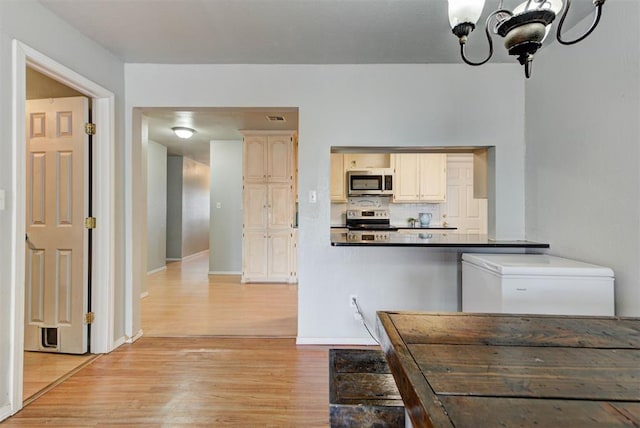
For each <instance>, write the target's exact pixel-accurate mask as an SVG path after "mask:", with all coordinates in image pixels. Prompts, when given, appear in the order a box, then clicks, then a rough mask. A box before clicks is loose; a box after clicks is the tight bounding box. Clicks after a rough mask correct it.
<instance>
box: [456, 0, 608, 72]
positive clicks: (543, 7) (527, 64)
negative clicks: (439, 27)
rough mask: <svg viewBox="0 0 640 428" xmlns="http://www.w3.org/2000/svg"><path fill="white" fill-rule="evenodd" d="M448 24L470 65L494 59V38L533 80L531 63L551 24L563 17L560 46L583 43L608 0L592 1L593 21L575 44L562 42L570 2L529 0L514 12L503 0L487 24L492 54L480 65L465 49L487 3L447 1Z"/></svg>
mask: <svg viewBox="0 0 640 428" xmlns="http://www.w3.org/2000/svg"><path fill="white" fill-rule="evenodd" d="M448 1H449V24H450V25H451V29H452V32H453V34H455V35H456V37H458V40H459V42H460V55H461V56H462V60H463V61H464V62H465V63H467V64H469V65H474V66H478V65H482V64H484V63H486V62H487V61H489V60H490V59H491V57H492V56H493V36H492V35H493V34H498V35H499V36H501V37H502V38H503V39H504V46H505V48H506V49H507V51H508V52H509V55H514V56H516V57H517V58H518V62H520V64H522V65H523V66H524V71H525V76H526V77H527V78H529V77H530V76H531V63H532V61H533V56H534V54H535V53H536V52H537V51H538V49H539V48H540V47H541V46H542V42H543V41H544V40H545V39H546V37H547V35H548V34H549V31H550V29H551V23H552V22H553V21H554V20H555V18H556V17H557V16H558V15H560V22H559V23H558V26H557V31H556V38H557V40H558V42H559V43H560V44H563V45H572V44H575V43H578V42H580V41H581V40H584V39H585V38H586V37H587V36H589V34H591V33H592V32H593V30H594V29H595V28H596V26H597V25H598V23H599V22H600V17H601V16H602V6H603V5H604V2H605V0H593V4H594V10H595V12H594V19H593V22H592V24H591V26H590V27H589V29H588V30H587V31H586V32H585V33H584V34H583V35H582V36H580V37H578V38H576V39H574V40H569V41H567V40H565V39H563V38H562V27H563V25H564V21H565V18H566V17H567V14H568V12H569V9H570V8H571V0H564V5H563V1H562V0H526V1H524V2H523V3H521V4H520V5H518V6H517V7H515V8H514V9H513V10H508V9H504V8H503V2H504V0H500V1H499V3H498V7H497V9H496V10H494V11H493V12H491V13H490V14H489V15H488V17H487V20H486V22H485V26H484V30H485V34H486V36H487V41H488V44H489V54H488V55H487V57H486V58H485V59H483V60H481V61H477V62H474V61H471V60H470V59H469V58H467V56H466V54H465V45H466V43H467V40H468V37H469V34H470V33H471V32H472V31H473V30H474V29H475V28H476V23H477V22H478V19H480V15H481V14H482V10H483V9H484V3H485V0H448Z"/></svg>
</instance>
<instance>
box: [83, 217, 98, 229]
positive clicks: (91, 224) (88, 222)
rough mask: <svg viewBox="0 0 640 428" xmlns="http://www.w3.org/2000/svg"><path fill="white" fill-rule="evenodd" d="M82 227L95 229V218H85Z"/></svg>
mask: <svg viewBox="0 0 640 428" xmlns="http://www.w3.org/2000/svg"><path fill="white" fill-rule="evenodd" d="M84 227H85V228H87V229H95V228H96V218H95V217H87V218H85V219H84Z"/></svg>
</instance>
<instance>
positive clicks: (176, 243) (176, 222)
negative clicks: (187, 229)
mask: <svg viewBox="0 0 640 428" xmlns="http://www.w3.org/2000/svg"><path fill="white" fill-rule="evenodd" d="M182 165H183V157H182V156H169V157H168V158H167V259H173V260H179V259H181V258H182Z"/></svg>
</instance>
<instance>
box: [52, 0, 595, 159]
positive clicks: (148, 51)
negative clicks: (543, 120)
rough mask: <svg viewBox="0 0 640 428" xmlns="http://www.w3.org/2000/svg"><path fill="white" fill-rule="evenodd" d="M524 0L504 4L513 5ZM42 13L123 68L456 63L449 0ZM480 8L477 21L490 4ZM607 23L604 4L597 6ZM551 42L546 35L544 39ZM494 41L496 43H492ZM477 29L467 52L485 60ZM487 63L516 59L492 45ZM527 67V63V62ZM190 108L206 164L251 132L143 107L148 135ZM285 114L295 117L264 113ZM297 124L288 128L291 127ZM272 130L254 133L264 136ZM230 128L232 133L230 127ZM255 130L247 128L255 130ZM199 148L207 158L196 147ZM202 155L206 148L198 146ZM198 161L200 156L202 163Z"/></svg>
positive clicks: (175, 0)
mask: <svg viewBox="0 0 640 428" xmlns="http://www.w3.org/2000/svg"><path fill="white" fill-rule="evenodd" d="M521 2H522V0H515V1H514V0H506V1H505V2H504V6H505V7H507V8H513V7H514V6H516V5H517V4H519V3H521ZM40 3H42V4H43V5H44V6H45V7H47V8H49V9H50V10H51V11H52V12H53V13H55V14H56V15H58V16H59V17H60V18H62V19H63V20H64V21H66V22H68V23H69V24H70V25H72V26H73V27H75V28H77V29H78V30H79V31H80V32H82V33H84V34H85V35H86V36H87V37H89V38H91V39H93V40H94V41H96V42H97V43H99V44H100V45H102V46H104V47H105V48H106V49H108V50H109V51H111V52H112V53H113V54H114V55H115V56H117V57H119V58H121V59H122V60H123V61H124V62H127V63H159V64H174V63H175V64H389V63H396V64H412V63H460V62H461V60H460V58H459V45H458V40H457V38H456V37H455V36H454V35H453V34H451V29H450V27H449V20H448V15H447V5H448V2H447V0H40ZM497 4H498V1H497V0H495V1H493V2H492V1H488V2H487V4H486V6H485V11H484V14H483V16H482V17H481V18H480V21H479V22H480V23H482V22H484V21H485V19H486V16H487V15H488V13H489V12H490V11H491V10H493V9H494V8H496V7H497ZM592 7H593V4H592V0H574V1H573V3H572V9H571V14H570V16H571V17H572V18H571V19H568V20H567V23H568V24H570V25H572V24H573V23H575V22H577V21H578V20H579V18H583V17H585V16H586V15H587V14H588V13H589V11H590V10H591V8H592ZM604 14H605V17H604V18H603V19H606V6H605V12H604ZM549 39H552V37H549ZM496 44H501V41H498V40H496ZM486 52H487V42H486V39H485V38H484V33H483V31H481V30H480V29H478V30H476V31H475V32H474V33H473V34H472V35H471V38H470V41H469V43H468V55H469V57H470V58H471V59H472V60H479V59H481V58H482V57H483V56H485V55H486ZM491 61H492V62H514V61H515V59H514V58H510V57H509V56H508V55H507V54H506V52H505V51H504V49H501V47H500V46H497V47H496V52H495V53H494V57H493V58H492V60H491ZM534 67H535V65H534ZM185 111H190V112H191V117H192V118H193V120H194V126H195V128H196V130H197V131H198V133H197V134H196V136H195V137H194V138H193V142H192V144H191V147H192V149H191V150H192V151H193V152H194V154H192V155H191V156H195V157H198V158H199V159H204V158H205V157H206V158H207V159H208V146H209V145H208V141H209V140H212V139H214V140H216V139H217V140H224V139H238V138H239V133H238V132H237V130H238V129H240V128H243V129H250V128H252V127H253V126H257V125H256V122H255V120H258V119H259V116H263V113H264V112H251V114H252V115H253V113H255V114H256V115H257V116H255V117H254V116H247V117H244V116H243V114H244V113H247V114H249V113H250V112H249V111H240V110H227V111H221V110H215V109H198V110H196V109H185V108H176V109H171V108H165V109H148V110H145V114H146V115H148V116H149V117H150V138H151V139H153V140H156V141H157V142H159V143H161V144H165V145H167V146H168V147H169V148H170V150H173V151H174V153H175V151H176V150H178V148H181V149H180V150H181V151H182V153H183V154H185V155H188V154H187V153H186V152H185V150H186V149H185V147H186V146H185V145H184V144H181V145H177V144H176V142H175V141H172V140H171V139H170V133H169V132H168V131H167V130H168V129H169V128H171V126H176V123H177V122H179V121H180V120H183V119H184V116H185V114H184V112H185ZM271 111H272V112H274V113H278V112H279V113H282V114H285V113H288V114H293V111H286V109H285V110H278V109H276V110H271ZM295 115H296V117H295V119H293V117H292V118H291V122H287V126H288V125H291V124H295V126H296V128H291V127H289V128H287V129H297V113H295ZM270 126H271V125H269V124H266V127H264V128H261V129H272V128H271V127H270ZM233 128H235V129H233ZM254 129H255V128H254ZM202 142H206V143H207V144H206V151H207V152H206V153H204V151H200V152H199V153H195V152H198V150H196V149H195V147H200V146H201V145H202ZM203 150H204V149H203ZM205 155H206V156H205Z"/></svg>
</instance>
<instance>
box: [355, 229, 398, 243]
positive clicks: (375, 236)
mask: <svg viewBox="0 0 640 428" xmlns="http://www.w3.org/2000/svg"><path fill="white" fill-rule="evenodd" d="M390 237H391V235H390V234H389V232H384V231H379V230H372V231H371V232H362V231H355V232H351V231H350V232H348V233H347V241H348V242H366V241H372V242H386V241H389V240H390Z"/></svg>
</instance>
